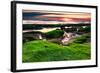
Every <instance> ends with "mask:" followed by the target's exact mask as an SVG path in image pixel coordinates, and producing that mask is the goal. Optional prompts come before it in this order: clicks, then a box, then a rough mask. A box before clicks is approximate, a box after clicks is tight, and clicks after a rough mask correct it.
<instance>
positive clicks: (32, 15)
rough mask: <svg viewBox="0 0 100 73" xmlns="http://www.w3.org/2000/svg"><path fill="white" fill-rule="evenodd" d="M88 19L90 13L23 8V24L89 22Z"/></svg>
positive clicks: (89, 19)
mask: <svg viewBox="0 0 100 73" xmlns="http://www.w3.org/2000/svg"><path fill="white" fill-rule="evenodd" d="M90 21H91V14H90V13H83V12H63V11H62V12H54V11H37V10H23V24H66V23H90Z"/></svg>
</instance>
